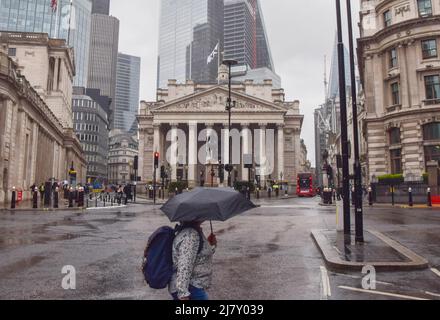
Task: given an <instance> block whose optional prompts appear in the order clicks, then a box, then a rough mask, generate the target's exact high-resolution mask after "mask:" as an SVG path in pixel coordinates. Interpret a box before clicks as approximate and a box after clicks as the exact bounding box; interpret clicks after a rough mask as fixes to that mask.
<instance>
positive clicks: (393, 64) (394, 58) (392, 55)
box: [390, 48, 397, 68]
mask: <svg viewBox="0 0 440 320" xmlns="http://www.w3.org/2000/svg"><path fill="white" fill-rule="evenodd" d="M395 67H397V49H396V48H393V49H391V50H390V68H395Z"/></svg>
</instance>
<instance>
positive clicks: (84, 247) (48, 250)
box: [0, 199, 440, 300]
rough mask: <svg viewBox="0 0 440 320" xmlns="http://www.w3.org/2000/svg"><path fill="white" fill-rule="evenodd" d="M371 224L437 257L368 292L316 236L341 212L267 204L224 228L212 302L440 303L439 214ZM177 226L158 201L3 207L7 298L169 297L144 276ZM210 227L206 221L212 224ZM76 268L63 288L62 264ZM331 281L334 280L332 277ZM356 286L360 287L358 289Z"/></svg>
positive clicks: (417, 213)
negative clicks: (161, 240) (151, 242)
mask: <svg viewBox="0 0 440 320" xmlns="http://www.w3.org/2000/svg"><path fill="white" fill-rule="evenodd" d="M365 215H366V218H365V220H366V221H365V225H366V227H367V228H370V229H376V230H378V231H381V232H383V233H385V234H386V235H388V236H390V237H392V238H393V239H395V240H397V241H399V242H401V243H402V244H404V245H405V246H407V247H409V248H410V249H412V250H414V251H415V252H416V253H418V254H420V255H422V256H423V257H425V258H426V259H428V260H429V262H430V268H432V270H431V269H427V270H423V271H412V272H383V273H379V274H378V276H377V281H378V283H377V291H376V292H375V293H371V292H361V291H358V290H359V289H360V288H361V278H362V276H363V275H362V274H357V273H346V274H341V273H332V272H330V271H327V270H326V269H325V267H324V261H323V260H322V257H321V255H320V253H319V251H318V249H317V248H316V246H315V244H314V242H313V241H312V239H311V237H310V230H311V229H313V228H331V227H332V226H334V220H335V217H334V208H331V207H321V206H319V205H318V203H317V200H316V199H289V200H279V201H273V202H270V203H267V202H266V203H265V202H262V203H261V207H260V208H257V209H255V210H253V211H250V212H249V213H247V214H245V215H243V216H240V217H236V218H234V219H233V220H231V221H229V222H226V223H214V228H215V230H216V232H217V234H218V236H217V237H218V243H219V246H218V248H217V252H216V255H215V259H214V279H213V286H212V289H211V290H210V292H209V293H210V296H211V298H212V299H238V300H248V299H412V298H428V299H440V272H439V271H438V270H440V246H439V244H440V210H421V209H420V210H419V209H417V210H406V209H391V208H390V209H378V208H376V209H372V210H366V213H365ZM162 225H169V222H168V221H167V219H166V218H165V216H164V215H163V214H162V213H161V212H160V211H159V209H158V208H154V207H153V206H151V205H146V204H145V205H133V206H130V207H128V208H122V209H121V208H118V209H109V208H106V209H102V210H89V211H87V212H86V213H78V212H57V213H53V212H52V213H42V212H40V213H29V212H27V213H18V212H17V213H15V214H11V213H7V212H1V213H0V257H1V259H0V299H168V298H169V296H168V294H167V292H166V291H163V290H162V291H155V290H151V289H149V288H148V287H147V286H146V285H145V284H144V282H143V278H142V274H141V272H140V265H141V256H142V253H143V249H144V246H145V244H146V240H147V238H148V236H149V235H150V234H151V233H152V232H153V231H154V230H155V229H156V228H157V227H159V226H162ZM205 228H206V230H207V231H208V226H206V227H205ZM66 265H72V266H74V267H75V270H76V289H75V290H64V289H63V288H62V286H61V284H62V279H63V277H64V275H63V274H62V273H61V270H62V268H63V267H64V266H66ZM327 277H328V278H327ZM355 290H357V291H355Z"/></svg>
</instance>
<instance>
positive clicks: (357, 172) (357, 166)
mask: <svg viewBox="0 0 440 320" xmlns="http://www.w3.org/2000/svg"><path fill="white" fill-rule="evenodd" d="M347 19H348V37H349V45H350V75H351V101H352V107H353V140H354V193H355V226H356V227H355V228H356V232H355V235H356V236H355V240H356V242H359V243H363V242H364V230H363V229H364V221H363V220H364V218H363V208H362V173H361V163H360V156H359V128H358V111H357V93H356V91H357V90H356V73H355V61H354V44H353V22H352V19H351V3H350V0H347Z"/></svg>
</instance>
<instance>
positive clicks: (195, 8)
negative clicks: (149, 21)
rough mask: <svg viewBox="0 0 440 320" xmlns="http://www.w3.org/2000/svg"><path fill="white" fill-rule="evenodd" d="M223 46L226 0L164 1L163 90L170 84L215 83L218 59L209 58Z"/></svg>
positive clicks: (161, 39) (160, 60)
mask: <svg viewBox="0 0 440 320" xmlns="http://www.w3.org/2000/svg"><path fill="white" fill-rule="evenodd" d="M217 43H219V52H221V50H222V48H223V0H162V4H161V14H160V31H159V57H158V81H157V86H158V87H159V88H163V87H166V85H167V83H168V80H170V79H175V80H177V81H178V82H185V80H187V79H191V80H194V81H196V82H215V81H216V79H217V73H218V56H216V57H215V59H214V60H213V61H211V63H208V62H207V59H208V56H209V55H210V54H211V52H212V51H213V50H214V48H215V47H216V45H217Z"/></svg>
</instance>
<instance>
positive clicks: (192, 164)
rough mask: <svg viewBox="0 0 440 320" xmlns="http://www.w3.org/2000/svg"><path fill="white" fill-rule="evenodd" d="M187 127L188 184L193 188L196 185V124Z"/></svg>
mask: <svg viewBox="0 0 440 320" xmlns="http://www.w3.org/2000/svg"><path fill="white" fill-rule="evenodd" d="M188 127H189V134H188V136H189V137H188V180H189V181H188V183H189V186H190V187H191V188H193V187H196V185H197V163H198V159H197V122H190V123H189V124H188Z"/></svg>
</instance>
